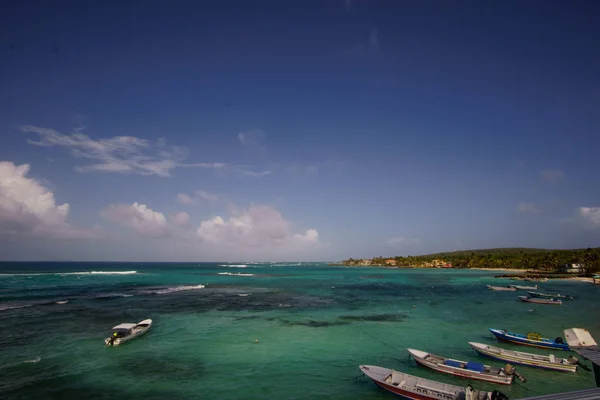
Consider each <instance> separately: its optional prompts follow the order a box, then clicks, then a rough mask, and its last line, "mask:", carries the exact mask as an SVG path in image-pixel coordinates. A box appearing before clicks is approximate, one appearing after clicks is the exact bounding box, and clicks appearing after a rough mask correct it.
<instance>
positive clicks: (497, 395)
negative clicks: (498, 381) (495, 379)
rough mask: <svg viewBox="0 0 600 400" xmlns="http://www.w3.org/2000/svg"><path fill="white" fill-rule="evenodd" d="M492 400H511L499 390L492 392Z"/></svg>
mask: <svg viewBox="0 0 600 400" xmlns="http://www.w3.org/2000/svg"><path fill="white" fill-rule="evenodd" d="M490 400H510V399H509V398H508V396H507V395H505V394H504V393H502V392H500V391H498V390H494V391H493V392H492V398H491V399H490Z"/></svg>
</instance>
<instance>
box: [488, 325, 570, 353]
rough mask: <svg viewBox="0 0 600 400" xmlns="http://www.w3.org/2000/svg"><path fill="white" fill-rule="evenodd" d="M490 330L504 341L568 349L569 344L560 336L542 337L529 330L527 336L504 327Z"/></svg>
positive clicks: (545, 347) (546, 347)
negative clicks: (552, 337)
mask: <svg viewBox="0 0 600 400" xmlns="http://www.w3.org/2000/svg"><path fill="white" fill-rule="evenodd" d="M490 332H492V334H493V335H494V336H496V339H498V340H500V341H504V342H511V343H516V344H522V345H525V346H534V347H541V348H544V349H557V350H569V345H568V344H566V343H565V341H564V340H563V338H561V337H560V336H559V337H557V338H556V339H554V340H552V339H548V338H543V337H542V336H541V335H540V334H539V333H535V332H529V333H528V334H527V336H525V335H521V334H520V333H513V332H509V331H507V330H505V329H492V328H490Z"/></svg>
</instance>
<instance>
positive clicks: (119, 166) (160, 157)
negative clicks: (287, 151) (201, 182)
mask: <svg viewBox="0 0 600 400" xmlns="http://www.w3.org/2000/svg"><path fill="white" fill-rule="evenodd" d="M21 130H22V131H23V132H29V133H36V134H38V135H39V137H40V140H39V141H34V140H28V142H29V143H30V144H32V145H36V146H42V147H53V146H59V147H64V148H67V149H69V150H70V152H71V154H72V155H73V156H74V157H77V158H83V159H88V160H94V161H96V163H91V164H87V165H80V166H77V167H75V169H76V170H77V171H78V172H90V171H93V172H113V173H121V174H138V175H156V176H161V177H169V176H171V171H172V170H173V169H175V168H183V167H188V168H205V169H212V170H215V171H227V170H230V171H233V172H239V173H242V174H243V175H246V176H262V175H260V174H262V173H256V172H254V171H252V170H249V169H248V168H247V167H243V166H237V165H230V164H226V163H223V162H200V163H184V162H183V161H184V160H185V159H186V158H187V157H188V154H189V150H188V149H187V148H186V147H181V146H168V145H167V141H166V140H165V139H159V140H157V141H156V142H151V141H148V140H145V139H140V138H137V137H134V136H115V137H112V138H108V139H92V138H90V137H89V136H87V135H85V134H83V133H81V129H76V130H75V132H74V133H72V134H70V135H65V134H62V133H60V132H58V131H55V130H53V129H47V128H40V127H36V126H31V125H25V126H22V127H21ZM254 135H255V136H252V135H249V136H248V137H246V136H244V140H246V141H247V142H248V143H252V140H257V139H256V138H258V137H259V136H256V134H254ZM253 137H254V138H255V139H252V138H253ZM98 161H99V162H98Z"/></svg>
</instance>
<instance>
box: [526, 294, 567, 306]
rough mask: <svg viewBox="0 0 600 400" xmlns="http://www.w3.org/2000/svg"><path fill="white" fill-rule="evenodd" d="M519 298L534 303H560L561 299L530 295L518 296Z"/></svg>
mask: <svg viewBox="0 0 600 400" xmlns="http://www.w3.org/2000/svg"><path fill="white" fill-rule="evenodd" d="M519 300H521V301H522V302H525V303H535V304H556V305H561V304H562V300H554V299H539V298H537V297H531V296H519Z"/></svg>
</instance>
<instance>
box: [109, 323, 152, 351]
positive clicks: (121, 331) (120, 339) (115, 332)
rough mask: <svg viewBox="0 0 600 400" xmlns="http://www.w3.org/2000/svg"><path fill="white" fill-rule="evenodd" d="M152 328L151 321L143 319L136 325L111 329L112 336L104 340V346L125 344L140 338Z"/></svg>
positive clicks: (130, 324)
mask: <svg viewBox="0 0 600 400" xmlns="http://www.w3.org/2000/svg"><path fill="white" fill-rule="evenodd" d="M151 326H152V320H151V319H145V320H143V321H141V322H138V323H137V324H132V323H122V324H119V325H117V326H114V327H113V328H112V335H111V336H110V337H107V338H106V339H104V344H106V346H108V347H110V346H119V345H121V344H123V343H125V342H128V341H130V340H131V339H135V338H137V337H139V336H142V335H143V334H144V333H146V332H148V329H150V327H151Z"/></svg>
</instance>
